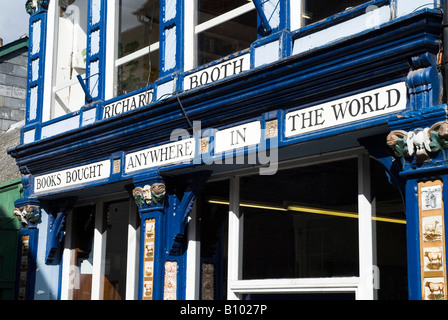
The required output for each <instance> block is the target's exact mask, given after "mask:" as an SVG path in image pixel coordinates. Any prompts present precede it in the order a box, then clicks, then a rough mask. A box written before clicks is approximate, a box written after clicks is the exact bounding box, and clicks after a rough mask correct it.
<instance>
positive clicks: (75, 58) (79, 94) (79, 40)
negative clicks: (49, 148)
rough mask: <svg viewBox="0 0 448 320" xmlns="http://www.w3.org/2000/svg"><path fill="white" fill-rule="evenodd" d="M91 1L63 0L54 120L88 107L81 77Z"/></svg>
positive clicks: (52, 113)
mask: <svg viewBox="0 0 448 320" xmlns="http://www.w3.org/2000/svg"><path fill="white" fill-rule="evenodd" d="M87 2H88V1H87V0H59V3H58V8H57V13H56V14H57V52H56V68H55V69H54V73H55V84H54V87H53V95H54V104H53V106H52V110H51V115H50V117H51V118H56V117H59V116H62V115H65V114H68V113H71V112H74V111H76V110H79V108H81V107H82V106H83V105H84V104H85V94H84V92H83V90H82V87H81V86H80V85H79V82H78V79H77V75H81V76H82V78H85V73H86V51H87V48H86V47H87V14H86V12H87Z"/></svg>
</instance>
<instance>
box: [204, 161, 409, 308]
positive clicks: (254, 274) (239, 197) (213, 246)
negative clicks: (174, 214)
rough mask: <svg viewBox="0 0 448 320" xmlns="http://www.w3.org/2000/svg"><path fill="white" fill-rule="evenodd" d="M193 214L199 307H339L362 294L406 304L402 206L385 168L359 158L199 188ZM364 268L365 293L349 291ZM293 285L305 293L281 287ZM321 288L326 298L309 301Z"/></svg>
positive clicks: (321, 296) (316, 164)
mask: <svg viewBox="0 0 448 320" xmlns="http://www.w3.org/2000/svg"><path fill="white" fill-rule="evenodd" d="M228 190H229V191H228ZM369 190H370V192H369ZM361 199H362V200H361ZM365 199H370V201H371V202H370V205H369V206H368V207H366V206H365V202H364V200H365ZM361 201H362V202H361ZM196 205H197V207H196V210H197V214H198V221H199V225H200V227H199V228H198V229H199V232H200V242H201V266H200V270H201V271H200V272H201V277H200V280H199V281H200V288H201V295H200V297H201V298H202V299H226V298H227V295H228V294H229V292H230V294H235V297H236V298H240V299H241V298H242V299H269V300H271V299H274V300H275V299H282V300H284V299H294V300H301V299H317V300H325V299H332V300H339V299H355V298H359V297H358V294H359V291H363V290H368V291H369V292H370V293H371V294H372V297H373V298H374V299H379V300H397V299H407V296H408V293H407V257H406V252H407V250H406V217H405V212H404V206H403V200H402V197H401V194H400V191H399V190H397V188H396V187H395V186H394V185H392V184H391V182H390V181H389V179H388V175H387V173H386V172H385V169H384V167H383V166H381V165H380V164H379V163H378V162H376V161H374V160H372V159H369V158H368V156H366V155H359V156H357V157H356V156H355V157H353V158H345V160H334V161H331V162H322V163H315V164H310V165H307V166H297V167H293V168H289V169H284V170H280V171H278V172H277V173H276V174H275V175H273V176H260V175H255V174H254V175H245V176H241V177H239V178H233V179H232V180H231V181H230V183H229V181H221V182H213V183H208V184H207V185H206V188H205V189H204V191H203V192H202V194H201V196H200V197H199V199H198V201H197V202H196ZM238 205H239V206H238ZM236 208H238V209H236ZM370 212H371V214H370ZM361 216H363V217H364V219H363V224H361V223H360V222H359V221H360V220H361ZM365 217H368V219H371V221H372V223H371V224H370V226H371V228H372V233H371V234H372V236H371V237H370V236H365V235H366V234H369V233H370V231H369V230H367V228H369V224H368V223H366V222H368V221H369V220H365ZM235 219H237V220H238V222H237V223H236V224H235V221H236V220H235ZM361 228H362V229H361ZM241 229H242V230H241ZM230 234H233V236H232V238H231V237H230ZM238 234H239V236H238ZM229 241H231V242H232V243H229ZM365 241H369V242H368V245H366V246H364V245H362V246H360V243H365ZM235 243H238V245H237V246H235ZM236 247H238V249H236ZM229 248H233V249H234V250H230V249H229ZM235 250H236V251H235ZM366 250H368V251H366ZM370 250H371V251H370ZM369 251H370V252H369ZM361 253H362V255H361ZM370 253H371V256H372V258H373V261H372V262H369V263H367V264H366V260H363V259H364V258H365V257H366V256H369V255H370ZM228 263H229V265H228V267H229V268H230V265H231V264H232V263H234V264H236V265H240V267H239V268H238V270H239V271H238V272H237V274H238V275H235V273H234V271H233V273H232V274H231V273H228V272H229V271H228V270H227V268H226V266H227V264H228ZM360 268H364V269H363V270H362V272H363V274H362V275H361V274H360V273H361V271H360ZM365 268H369V272H370V268H372V275H373V279H372V280H373V292H372V291H370V290H372V288H371V287H368V288H367V287H358V286H360V285H359V283H358V280H357V279H360V278H362V276H363V275H365V271H366V269H365ZM279 283H280V284H279ZM292 283H297V284H300V285H302V286H303V285H305V286H306V288H305V289H303V288H301V287H300V285H298V286H297V287H293V286H291V288H290V290H286V289H284V287H283V286H282V284H283V285H287V286H290V285H291V284H292ZM322 283H325V284H328V287H327V286H326V285H325V286H324V287H323V288H328V290H323V291H322V292H321V293H319V294H315V292H314V288H313V286H314V284H316V285H317V286H320V288H321V289H322V287H321V286H322ZM341 284H343V285H341ZM338 286H340V288H339V289H341V290H340V292H339V291H338V292H337V293H335V291H334V288H335V287H338ZM356 287H358V290H359V291H358V292H357V291H356V289H355V288H356ZM331 288H333V289H331ZM228 289H229V290H228ZM277 289H281V290H280V291H278V293H276V294H273V292H277ZM234 290H236V291H234ZM273 290H274V291H273ZM368 296H369V297H371V295H370V294H369V295H368ZM362 297H363V296H361V298H362Z"/></svg>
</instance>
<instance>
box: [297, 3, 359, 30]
mask: <svg viewBox="0 0 448 320" xmlns="http://www.w3.org/2000/svg"><path fill="white" fill-rule="evenodd" d="M304 2H305V9H304V14H303V19H304V21H305V25H309V24H311V23H314V22H317V21H320V20H322V19H325V18H328V17H329V16H331V15H334V14H336V13H339V12H342V11H344V10H346V9H349V8H352V7H356V6H358V5H360V4H363V3H366V2H367V1H366V0H343V1H334V0H333V1H332V0H306V1H304Z"/></svg>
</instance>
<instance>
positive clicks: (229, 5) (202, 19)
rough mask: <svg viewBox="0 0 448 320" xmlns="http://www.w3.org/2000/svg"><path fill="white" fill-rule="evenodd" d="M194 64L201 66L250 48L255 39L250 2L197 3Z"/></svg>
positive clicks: (206, 0) (254, 16) (213, 0)
mask: <svg viewBox="0 0 448 320" xmlns="http://www.w3.org/2000/svg"><path fill="white" fill-rule="evenodd" d="M197 21H198V22H197V25H196V29H195V31H196V34H197V36H198V38H197V42H198V43H197V47H198V54H197V64H196V65H202V64H206V63H208V62H211V61H214V60H217V59H219V58H221V57H224V56H227V55H229V54H232V53H235V52H238V51H240V50H243V49H247V48H249V47H250V45H251V43H252V42H254V41H255V40H257V13H256V11H255V6H254V4H253V3H252V1H247V0H223V1H216V0H198V17H197Z"/></svg>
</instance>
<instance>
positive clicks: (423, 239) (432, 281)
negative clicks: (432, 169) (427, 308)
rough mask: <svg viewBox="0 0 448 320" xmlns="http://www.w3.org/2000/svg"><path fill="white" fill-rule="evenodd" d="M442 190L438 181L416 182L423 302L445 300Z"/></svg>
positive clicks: (441, 184)
mask: <svg viewBox="0 0 448 320" xmlns="http://www.w3.org/2000/svg"><path fill="white" fill-rule="evenodd" d="M442 189H443V183H442V181H440V180H435V181H428V182H421V183H419V209H420V210H419V211H420V261H421V277H422V298H423V300H447V298H446V295H447V292H446V262H445V232H444V229H445V227H444V212H443V198H442Z"/></svg>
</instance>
